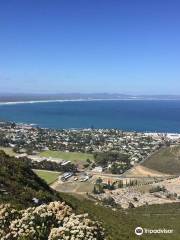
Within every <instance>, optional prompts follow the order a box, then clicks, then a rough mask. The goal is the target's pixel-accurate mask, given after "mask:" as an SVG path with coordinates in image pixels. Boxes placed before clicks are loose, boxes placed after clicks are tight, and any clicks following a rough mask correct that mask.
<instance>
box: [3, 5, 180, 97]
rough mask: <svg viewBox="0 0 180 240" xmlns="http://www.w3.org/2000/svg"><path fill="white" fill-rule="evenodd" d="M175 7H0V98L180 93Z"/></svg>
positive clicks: (179, 19)
mask: <svg viewBox="0 0 180 240" xmlns="http://www.w3.org/2000/svg"><path fill="white" fill-rule="evenodd" d="M179 12H180V1H179V0H149V1H148V0H147V1H145V0H76V1H75V0H71V1H70V0H27V1H24V0H1V1H0V92H25V93H26V92H27V93H28V92H29V93H33V92H34V93H38V92H40V93H61V92H83V93H86V92H111V93H112V92H119V93H130V94H179V93H180V14H179Z"/></svg>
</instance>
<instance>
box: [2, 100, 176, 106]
mask: <svg viewBox="0 0 180 240" xmlns="http://www.w3.org/2000/svg"><path fill="white" fill-rule="evenodd" d="M92 101H180V99H158V98H147V99H145V98H144V99H143V98H124V99H117V98H112V99H103V98H102V99H99V98H92V99H83V98H82V99H54V100H28V101H4V102H0V106H2V105H16V104H35V103H56V102H60V103H61V102H92Z"/></svg>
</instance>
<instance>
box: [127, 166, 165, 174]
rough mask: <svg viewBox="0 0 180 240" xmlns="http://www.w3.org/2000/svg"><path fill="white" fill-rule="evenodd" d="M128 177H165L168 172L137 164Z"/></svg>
mask: <svg viewBox="0 0 180 240" xmlns="http://www.w3.org/2000/svg"><path fill="white" fill-rule="evenodd" d="M126 176H127V177H165V176H167V174H164V173H161V172H158V171H155V170H152V169H150V168H147V167H144V166H140V165H138V166H135V167H133V168H132V169H131V170H129V171H128V173H127V175H126Z"/></svg>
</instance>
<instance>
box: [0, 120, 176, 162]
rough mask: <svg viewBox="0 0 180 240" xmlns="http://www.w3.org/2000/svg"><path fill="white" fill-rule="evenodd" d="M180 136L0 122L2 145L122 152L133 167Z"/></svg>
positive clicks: (29, 149)
mask: <svg viewBox="0 0 180 240" xmlns="http://www.w3.org/2000/svg"><path fill="white" fill-rule="evenodd" d="M179 139H180V136H179V134H162V133H161V134H158V133H137V132H124V131H121V130H118V129H93V128H91V129H62V130H55V129H45V128H39V127H37V126H34V125H27V124H15V123H12V122H1V123H0V146H3V147H11V148H13V150H14V151H15V152H18V153H27V154H28V155H32V154H34V153H36V152H38V151H46V150H53V151H64V152H81V153H101V152H112V151H114V152H116V151H117V152H120V153H121V154H125V155H127V156H128V159H129V161H130V164H131V166H133V165H134V164H135V163H137V162H140V161H142V160H143V159H144V158H146V157H147V156H148V155H149V154H151V153H152V152H154V151H156V150H157V149H159V148H160V147H162V146H165V145H170V144H173V143H177V142H178V141H180V140H179Z"/></svg>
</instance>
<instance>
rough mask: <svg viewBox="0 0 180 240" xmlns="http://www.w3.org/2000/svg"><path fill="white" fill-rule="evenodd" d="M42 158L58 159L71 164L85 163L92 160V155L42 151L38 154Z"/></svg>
mask: <svg viewBox="0 0 180 240" xmlns="http://www.w3.org/2000/svg"><path fill="white" fill-rule="evenodd" d="M40 156H42V157H52V158H60V159H64V160H68V161H72V162H73V163H85V162H86V160H87V159H90V160H94V157H93V154H88V153H79V152H62V151H50V150H48V151H43V152H41V153H40Z"/></svg>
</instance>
